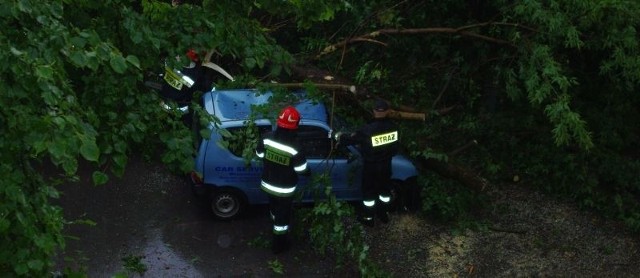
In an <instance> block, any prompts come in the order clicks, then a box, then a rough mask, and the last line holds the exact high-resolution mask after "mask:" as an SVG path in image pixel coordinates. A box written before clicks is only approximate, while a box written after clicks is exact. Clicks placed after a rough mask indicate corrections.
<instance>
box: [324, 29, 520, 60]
mask: <svg viewBox="0 0 640 278" xmlns="http://www.w3.org/2000/svg"><path fill="white" fill-rule="evenodd" d="M487 25H506V23H501V24H496V23H490V22H485V23H480V24H474V25H468V26H463V27H460V28H448V27H432V28H412V29H380V30H377V31H374V32H371V33H368V34H365V35H362V36H358V37H354V38H349V39H346V40H343V41H341V42H338V43H336V44H332V45H329V46H327V47H325V48H324V49H323V50H322V51H321V52H320V54H318V55H317V56H316V59H318V58H320V57H321V56H324V55H326V54H329V53H331V52H334V51H336V49H338V48H341V47H345V46H346V45H348V44H350V43H352V42H361V41H372V42H376V43H378V44H381V45H384V46H386V44H385V43H382V42H380V41H377V40H373V38H376V37H378V36H380V35H411V34H429V33H445V34H459V35H463V36H466V37H472V38H476V39H480V40H484V41H488V42H492V43H496V44H510V42H509V41H505V40H502V39H498V38H493V37H489V36H485V35H481V34H478V33H474V32H469V31H465V30H467V29H470V28H476V27H481V26H487ZM510 26H518V27H521V26H520V25H518V24H512V25H510Z"/></svg>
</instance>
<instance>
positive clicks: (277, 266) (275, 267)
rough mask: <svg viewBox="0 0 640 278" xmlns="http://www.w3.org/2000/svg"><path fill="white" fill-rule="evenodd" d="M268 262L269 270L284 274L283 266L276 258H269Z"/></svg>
mask: <svg viewBox="0 0 640 278" xmlns="http://www.w3.org/2000/svg"><path fill="white" fill-rule="evenodd" d="M268 263H269V268H270V269H271V271H273V273H275V274H278V275H282V274H284V266H283V265H282V263H281V262H280V261H279V260H278V259H275V260H271V261H269V262H268Z"/></svg>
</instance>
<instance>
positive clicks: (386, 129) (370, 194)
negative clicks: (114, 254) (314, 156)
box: [336, 100, 399, 227]
mask: <svg viewBox="0 0 640 278" xmlns="http://www.w3.org/2000/svg"><path fill="white" fill-rule="evenodd" d="M388 112H389V105H388V103H387V102H386V101H384V100H377V101H376V103H375V106H374V109H373V120H372V121H371V122H370V123H368V124H366V125H365V126H363V127H361V128H360V129H359V130H357V131H356V132H354V133H352V134H342V133H337V134H336V140H337V142H338V144H340V145H360V151H361V152H362V158H363V160H364V163H363V169H362V185H361V187H362V210H361V212H360V215H359V216H358V220H359V221H360V222H361V223H362V224H364V225H366V226H369V227H373V226H374V216H376V215H377V217H378V219H379V220H380V221H381V222H383V223H388V222H389V212H388V211H389V204H390V201H391V158H392V157H393V156H394V155H396V154H397V153H398V145H399V141H398V140H399V137H398V128H397V127H396V125H395V124H394V123H393V122H391V120H389V119H388V118H387V113H388Z"/></svg>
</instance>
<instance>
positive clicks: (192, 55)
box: [187, 48, 200, 62]
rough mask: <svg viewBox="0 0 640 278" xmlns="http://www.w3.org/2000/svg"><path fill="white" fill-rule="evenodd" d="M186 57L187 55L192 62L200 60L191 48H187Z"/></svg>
mask: <svg viewBox="0 0 640 278" xmlns="http://www.w3.org/2000/svg"><path fill="white" fill-rule="evenodd" d="M187 57H189V59H191V61H193V62H197V61H198V60H200V58H199V57H198V53H196V51H195V50H193V48H192V49H189V50H187Z"/></svg>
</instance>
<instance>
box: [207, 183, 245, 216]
mask: <svg viewBox="0 0 640 278" xmlns="http://www.w3.org/2000/svg"><path fill="white" fill-rule="evenodd" d="M246 204H247V202H246V198H245V197H244V194H242V193H241V192H239V191H238V190H234V189H230V188H220V189H216V190H213V192H212V193H211V204H210V208H211V212H212V213H213V217H215V218H216V219H220V220H231V219H234V218H237V217H238V216H239V215H240V214H241V213H242V212H243V211H244V209H245V206H246Z"/></svg>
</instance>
